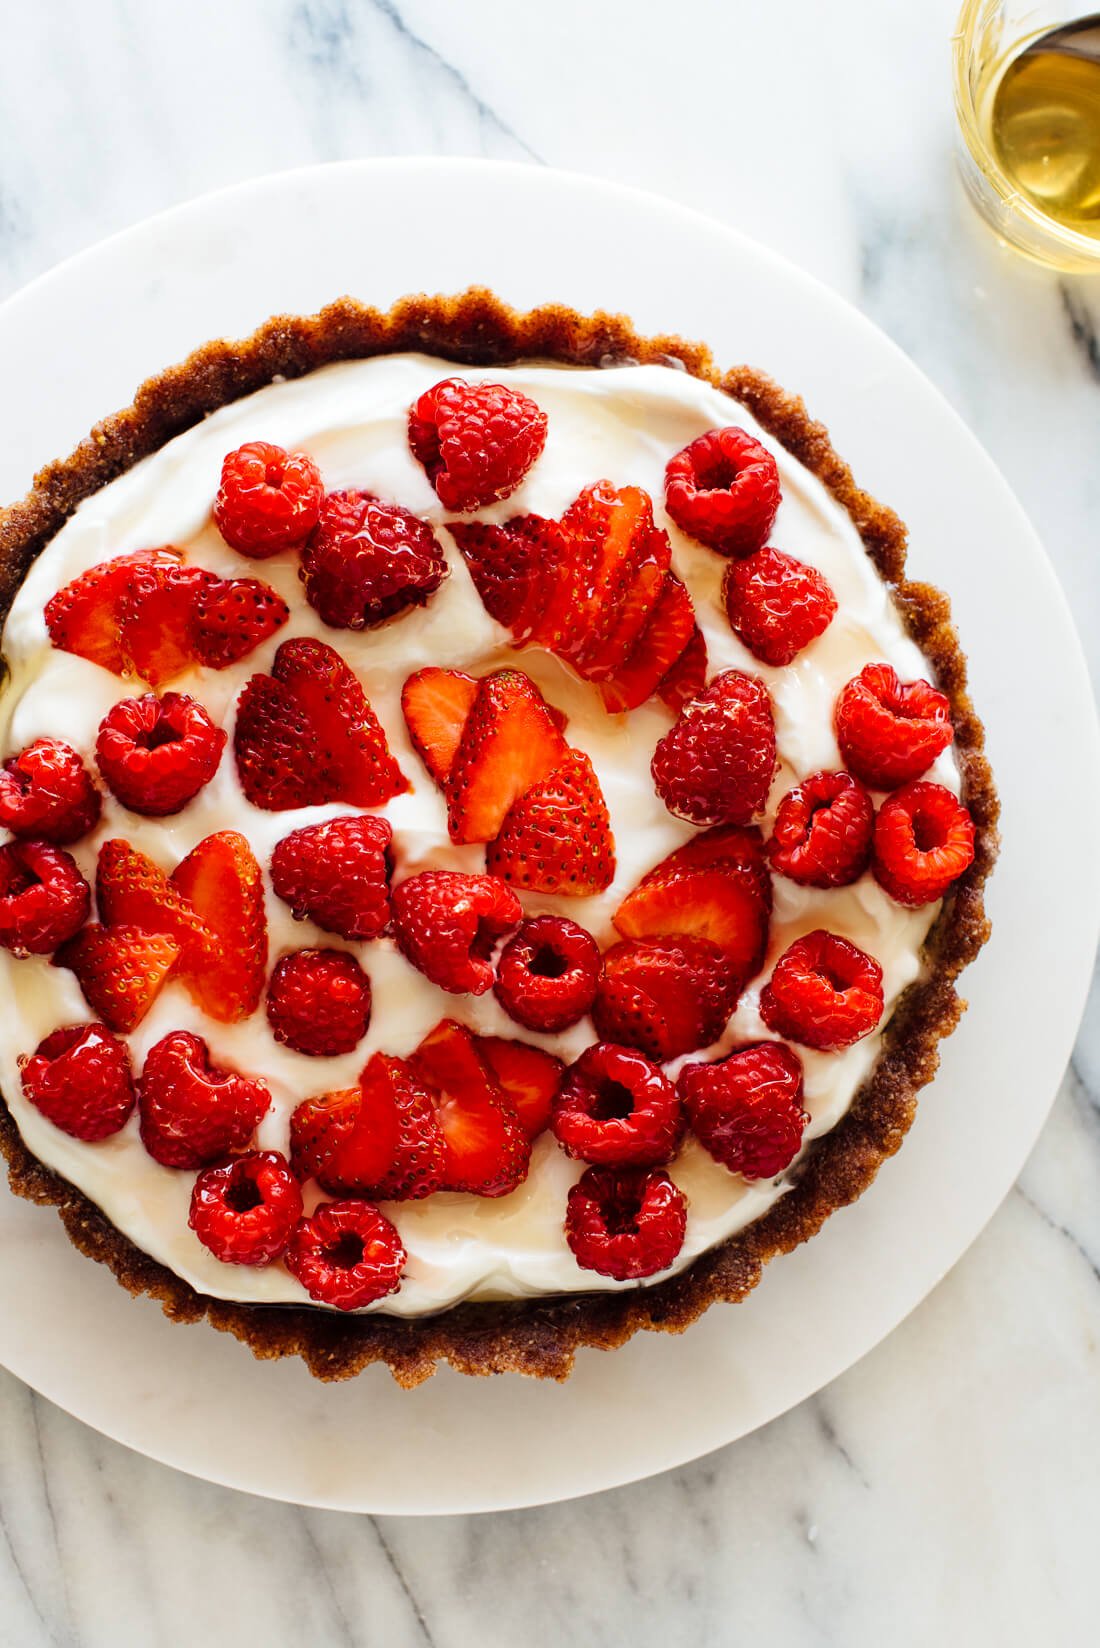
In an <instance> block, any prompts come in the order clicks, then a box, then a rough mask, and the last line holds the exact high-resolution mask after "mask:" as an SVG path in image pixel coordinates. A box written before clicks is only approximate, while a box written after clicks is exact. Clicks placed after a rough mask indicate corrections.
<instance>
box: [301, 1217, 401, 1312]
mask: <svg viewBox="0 0 1100 1648" xmlns="http://www.w3.org/2000/svg"><path fill="white" fill-rule="evenodd" d="M406 1257H407V1256H406V1253H405V1249H404V1247H403V1246H402V1244H401V1238H400V1236H399V1235H398V1234H397V1231H396V1230H395V1229H394V1227H393V1225H391V1224H390V1221H389V1220H388V1219H386V1218H384V1217H383V1215H382V1214H381V1213H379V1211H378V1209H377V1208H376V1207H372V1206H371V1204H370V1202H358V1201H350V1200H349V1201H343V1202H322V1204H321V1206H320V1207H319V1208H317V1210H316V1212H315V1213H313V1214H312V1215H311V1216H310V1217H309V1218H308V1219H300V1220H299V1221H298V1224H297V1225H296V1226H295V1228H294V1230H293V1231H292V1233H291V1237H290V1245H289V1246H288V1248H287V1250H286V1255H285V1262H286V1268H287V1269H288V1270H289V1271H290V1273H291V1275H293V1276H296V1277H297V1278H298V1280H299V1282H301V1284H302V1286H303V1287H304V1288H305V1290H306V1292H307V1293H308V1294H309V1296H310V1298H311V1299H316V1300H317V1301H318V1303H320V1304H323V1305H334V1306H335V1307H336V1308H337V1310H359V1309H361V1308H362V1307H363V1306H364V1305H371V1304H373V1303H374V1301H375V1300H376V1299H384V1298H385V1296H386V1294H387V1293H396V1292H397V1289H398V1288H399V1287H400V1286H401V1272H402V1271H403V1270H404V1268H405V1259H406Z"/></svg>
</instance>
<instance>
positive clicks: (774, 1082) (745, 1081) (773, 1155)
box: [676, 1041, 810, 1179]
mask: <svg viewBox="0 0 1100 1648" xmlns="http://www.w3.org/2000/svg"><path fill="white" fill-rule="evenodd" d="M676 1089H677V1092H678V1093H679V1095H680V1098H681V1099H682V1100H683V1103H684V1106H685V1108H686V1110H687V1113H688V1119H689V1121H690V1122H691V1126H692V1130H693V1131H694V1133H695V1136H696V1138H697V1139H698V1140H699V1143H700V1144H701V1145H702V1146H703V1148H704V1149H705V1150H708V1151H709V1152H710V1154H711V1155H712V1156H713V1157H714V1159H715V1161H716V1162H721V1163H722V1165H723V1167H728V1168H729V1170H730V1172H731V1173H740V1174H742V1175H743V1176H744V1177H745V1178H746V1179H774V1178H775V1175H776V1174H777V1173H782V1171H783V1169H784V1168H785V1167H789V1166H790V1164H791V1162H792V1161H793V1160H794V1158H795V1156H797V1154H798V1152H799V1149H800V1148H801V1145H802V1130H803V1128H804V1127H805V1126H806V1123H807V1122H808V1121H809V1119H810V1118H809V1116H808V1115H807V1114H806V1112H805V1111H804V1110H803V1108H802V1061H801V1059H799V1057H798V1055H797V1054H796V1053H792V1052H791V1050H790V1048H789V1047H784V1045H783V1043H782V1042H778V1041H762V1042H757V1043H756V1045H755V1046H752V1047H741V1048H739V1049H738V1050H737V1052H736V1053H731V1054H730V1055H729V1057H728V1058H725V1059H718V1060H717V1061H716V1062H715V1063H713V1064H687V1065H685V1066H684V1068H683V1069H682V1070H681V1072H680V1078H679V1080H678V1082H677V1084H676Z"/></svg>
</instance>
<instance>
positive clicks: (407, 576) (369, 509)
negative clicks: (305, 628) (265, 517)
mask: <svg viewBox="0 0 1100 1648" xmlns="http://www.w3.org/2000/svg"><path fill="white" fill-rule="evenodd" d="M299 576H300V577H301V579H302V582H303V584H304V585H305V591H306V600H307V601H308V602H309V604H310V606H311V607H312V608H313V609H314V611H315V612H316V613H317V614H318V615H319V617H320V618H321V620H322V622H324V623H326V624H328V626H329V627H330V629H374V628H375V626H376V625H378V624H384V623H385V621H386V619H387V618H395V617H396V616H397V614H398V613H401V612H406V611H407V610H408V609H409V608H410V607H422V606H424V605H425V604H426V603H427V602H428V601H429V600H430V599H431V597H432V596H433V595H434V594H435V592H436V590H437V589H438V588H439V586H440V584H441V583H442V582H443V580H444V578H445V577H446V576H447V562H446V559H445V558H444V555H443V550H442V549H441V547H440V544H439V540H438V539H437V537H436V535H435V533H434V532H433V531H432V529H431V527H430V526H428V524H427V522H426V521H422V520H420V519H419V518H418V517H417V516H416V515H411V514H410V513H409V511H408V510H407V509H402V508H400V506H399V505H398V504H387V503H383V502H382V501H381V499H379V498H375V497H372V495H371V494H370V493H369V492H330V493H328V494H327V496H326V498H325V501H324V503H323V504H322V505H321V517H320V520H319V521H318V522H317V527H316V530H315V531H314V533H313V536H312V537H311V538H310V540H309V542H308V543H307V544H306V545H305V547H304V548H303V550H302V565H301V570H300V574H299Z"/></svg>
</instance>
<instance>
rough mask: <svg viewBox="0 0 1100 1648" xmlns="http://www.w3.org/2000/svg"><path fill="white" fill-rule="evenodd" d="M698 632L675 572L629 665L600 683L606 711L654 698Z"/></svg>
mask: <svg viewBox="0 0 1100 1648" xmlns="http://www.w3.org/2000/svg"><path fill="white" fill-rule="evenodd" d="M694 632H695V609H694V607H693V606H692V604H691V596H690V595H689V594H688V592H687V590H686V589H685V588H684V586H683V584H682V583H681V582H680V580H679V578H677V577H676V574H675V573H673V572H668V573H666V574H665V581H664V585H663V587H662V589H661V593H660V595H659V597H658V599H657V602H656V605H655V606H654V608H653V611H652V612H651V614H650V617H649V622H648V623H647V624H646V627H645V629H644V630H643V631H642V633H641V635H640V636H639V638H638V641H637V644H636V645H635V647H634V650H633V651H632V653H631V654H630V657H629V658H628V659H627V661H626V663H625V664H623V665H622V666H621V668H619V669H617V670H616V671H615V673H614V675H612V676H610V677H609V678H608V679H607V680H606V681H601V682H600V696H601V697H602V699H603V702H604V708H605V709H606V710H609V711H610V712H611V713H612V714H619V713H621V712H622V711H624V710H633V709H636V708H637V707H638V705H639V704H644V703H645V701H646V699H647V698H649V697H651V696H652V694H653V693H654V692H656V691H657V688H658V687H659V686H660V684H661V682H662V681H663V680H664V678H665V676H666V675H667V674H668V672H669V670H670V669H671V668H672V667H673V665H674V664H675V663H676V662H677V660H678V659H679V658H680V656H681V655H682V653H683V651H684V649H685V647H687V646H688V644H689V642H690V641H691V638H692V635H693V634H694Z"/></svg>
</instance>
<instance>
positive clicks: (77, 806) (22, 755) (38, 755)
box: [0, 738, 100, 847]
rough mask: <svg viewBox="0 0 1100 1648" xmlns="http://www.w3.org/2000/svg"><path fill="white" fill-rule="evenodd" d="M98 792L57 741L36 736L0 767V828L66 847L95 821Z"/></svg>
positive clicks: (70, 751)
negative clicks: (31, 742) (0, 826)
mask: <svg viewBox="0 0 1100 1648" xmlns="http://www.w3.org/2000/svg"><path fill="white" fill-rule="evenodd" d="M99 808H100V800H99V791H98V790H97V789H96V787H95V785H94V784H93V783H92V780H91V778H90V776H89V774H88V769H87V768H86V767H85V765H84V763H83V761H82V760H81V759H80V757H79V755H77V753H76V751H75V750H74V749H71V748H70V747H69V745H68V744H63V743H62V742H61V740H60V739H59V738H36V739H35V741H34V743H33V744H28V745H27V747H26V749H25V750H21V751H20V752H19V754H18V755H13V756H12V757H11V759H10V760H8V761H5V762H4V765H3V767H2V768H0V825H2V826H3V827H4V828H5V829H7V830H10V831H11V833H12V835H21V836H34V837H36V839H37V840H39V841H52V842H53V844H54V846H55V847H67V846H68V845H69V843H70V842H71V841H78V840H79V839H80V837H81V836H82V835H87V833H88V831H89V830H90V829H92V828H93V827H94V825H95V824H96V823H97V822H98V819H99Z"/></svg>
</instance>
